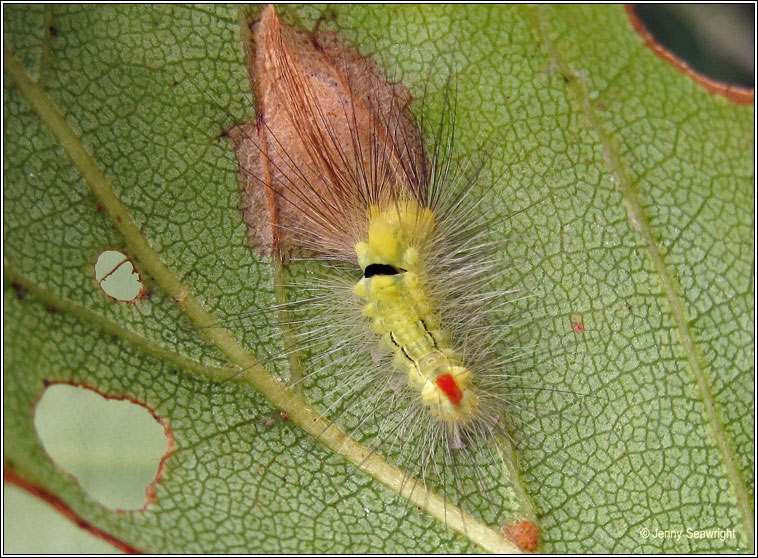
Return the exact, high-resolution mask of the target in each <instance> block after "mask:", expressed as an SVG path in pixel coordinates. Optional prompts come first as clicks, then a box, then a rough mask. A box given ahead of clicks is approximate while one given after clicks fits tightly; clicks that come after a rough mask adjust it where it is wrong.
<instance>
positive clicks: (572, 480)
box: [3, 5, 755, 553]
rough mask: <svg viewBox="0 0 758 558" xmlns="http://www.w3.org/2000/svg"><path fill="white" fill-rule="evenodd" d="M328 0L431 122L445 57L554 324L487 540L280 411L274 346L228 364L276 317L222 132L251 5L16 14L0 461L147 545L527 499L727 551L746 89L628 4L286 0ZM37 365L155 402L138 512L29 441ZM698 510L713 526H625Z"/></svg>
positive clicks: (356, 539)
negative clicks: (136, 277)
mask: <svg viewBox="0 0 758 558" xmlns="http://www.w3.org/2000/svg"><path fill="white" fill-rule="evenodd" d="M322 16H323V19H322V22H321V24H322V25H325V26H327V27H328V28H331V29H335V30H339V31H340V32H341V33H342V34H343V35H344V36H345V38H346V39H347V40H348V41H350V42H352V43H353V44H355V45H356V46H357V47H358V49H359V50H360V51H361V53H362V54H364V55H367V56H371V57H373V58H374V60H376V61H377V63H378V64H379V65H380V67H382V68H384V69H385V71H386V72H387V74H388V76H389V78H390V79H391V80H400V81H402V82H403V83H404V84H405V86H406V87H407V88H408V90H409V91H411V93H412V94H414V95H415V96H417V97H420V96H422V94H424V92H426V94H427V96H426V97H425V103H426V104H427V105H428V107H429V111H430V113H431V114H432V115H434V113H435V111H437V113H439V111H440V110H441V106H442V102H441V99H442V91H443V89H444V83H445V77H446V76H445V75H439V76H438V75H437V74H438V73H440V72H438V71H436V70H435V68H437V67H439V66H440V64H439V59H440V58H441V57H442V58H444V59H450V60H452V66H453V68H454V70H455V72H454V82H455V87H456V91H457V131H456V134H457V136H456V140H457V143H458V151H457V152H458V154H459V156H460V158H461V160H463V161H465V160H466V158H467V157H471V156H474V155H475V154H476V152H477V150H478V149H479V148H483V150H484V151H485V152H486V153H488V165H487V168H486V169H485V173H484V177H483V181H484V182H487V181H488V180H489V183H490V184H493V183H494V184H495V186H494V187H492V188H488V187H486V184H485V186H483V187H482V191H484V192H486V193H485V194H483V195H488V196H490V198H491V203H488V204H487V207H488V208H491V210H492V211H495V212H500V213H503V214H508V215H511V217H509V218H508V219H507V221H506V223H507V227H508V230H507V231H498V234H500V233H502V234H505V235H507V236H508V237H509V238H512V242H510V243H509V244H508V245H507V248H506V250H507V251H508V254H507V256H508V257H509V258H511V259H512V261H513V262H514V266H513V271H512V276H510V277H506V278H503V281H504V283H508V284H515V285H517V286H528V287H529V288H530V289H532V290H533V292H534V293H537V295H538V297H537V298H538V303H539V308H541V309H543V310H544V313H545V315H546V316H547V318H543V319H540V320H539V321H538V324H539V328H528V329H527V330H526V331H527V333H526V334H525V335H526V336H527V338H526V340H525V341H524V342H525V344H528V345H530V346H537V347H545V348H548V349H550V348H553V347H555V346H556V340H558V341H559V342H560V343H559V344H560V345H561V346H563V347H564V348H563V349H562V350H557V351H554V350H545V351H542V352H539V353H538V354H537V355H536V356H535V357H534V358H533V359H532V361H529V359H527V361H522V362H520V363H518V364H515V365H514V373H517V374H520V375H522V376H523V377H524V378H525V381H528V382H530V383H531V384H532V385H534V386H535V387H537V388H546V391H537V392H534V395H530V394H527V395H526V396H525V397H530V398H531V399H536V401H532V400H531V399H530V400H529V401H526V402H525V404H524V405H522V406H521V405H517V406H515V407H514V409H512V410H509V412H510V413H511V415H512V416H513V424H514V434H513V436H514V440H515V442H516V446H517V447H518V454H519V462H520V464H521V471H522V481H523V486H524V489H525V494H520V493H518V490H516V491H515V492H514V491H513V487H510V486H509V485H508V483H507V482H504V484H503V486H502V487H501V488H502V491H503V494H504V495H505V499H504V500H503V501H502V502H500V504H499V505H495V504H493V503H492V499H489V500H487V501H489V502H490V503H488V504H486V505H485V504H482V505H480V504H476V503H475V504H471V506H470V508H471V509H469V510H467V511H470V512H471V513H472V515H473V517H475V518H477V521H478V522H479V523H481V524H482V525H483V526H485V527H490V528H491V532H487V531H486V529H485V530H484V531H479V530H478V527H477V525H478V524H479V523H477V524H476V525H474V524H473V523H472V524H470V525H471V527H470V528H468V529H464V530H463V532H460V531H461V530H459V532H456V531H455V530H454V529H451V528H448V527H447V526H446V525H445V521H444V520H442V521H441V520H439V519H437V518H435V517H440V514H441V513H442V512H441V511H440V506H441V504H439V503H437V501H432V502H431V504H430V503H429V502H426V503H422V504H423V505H422V504H416V503H414V505H409V504H408V503H407V502H406V501H405V500H404V499H402V498H398V496H397V492H398V491H399V490H401V488H399V485H400V484H401V481H402V474H401V473H400V472H398V471H396V470H393V469H392V468H391V467H390V468H383V469H382V470H381V471H380V472H379V473H377V474H374V476H373V477H372V476H368V475H365V474H364V473H362V472H360V471H358V470H357V469H356V466H355V461H356V460H358V461H360V460H359V459H358V458H357V457H356V455H357V453H358V452H360V451H361V449H360V446H350V445H349V440H348V442H347V445H344V446H343V445H341V441H340V440H339V439H337V438H338V435H337V434H334V436H335V437H336V438H335V439H334V440H325V441H324V442H323V443H322V441H319V440H317V439H316V438H315V437H314V436H313V432H311V433H309V432H307V431H306V430H304V429H303V428H305V427H306V423H307V421H308V417H311V416H312V415H309V414H308V413H309V412H310V410H309V409H310V407H308V408H307V409H306V410H304V411H302V413H300V414H298V413H299V411H297V409H295V410H293V412H291V413H289V414H290V415H291V420H286V421H285V420H282V419H281V417H280V415H279V414H278V412H277V410H276V407H275V406H274V405H272V402H273V403H274V404H275V405H279V406H282V407H287V405H291V404H292V402H293V401H295V402H296V398H295V399H293V397H295V396H292V395H291V394H288V392H286V390H279V391H277V390H278V388H277V386H278V385H279V384H278V383H277V382H276V378H279V377H283V376H286V375H287V372H288V371H287V370H286V369H282V368H281V367H280V365H279V364H277V363H276V361H269V362H268V363H266V364H265V366H264V367H265V370H264V369H263V368H262V367H252V366H251V367H248V366H247V365H245V363H254V362H255V359H256V358H265V357H267V356H270V355H277V354H279V353H280V352H281V351H282V342H281V338H280V335H279V332H278V330H277V328H275V327H274V325H273V320H272V319H271V316H270V315H269V314H270V313H268V312H267V311H266V309H267V308H270V307H271V306H272V305H273V304H274V302H275V291H276V289H275V285H276V284H277V282H278V281H279V280H280V276H279V273H278V272H277V270H276V268H275V267H274V266H272V264H271V262H270V261H268V260H266V259H265V258H262V257H259V256H257V255H256V254H255V253H254V252H253V251H252V250H250V249H249V248H248V247H247V246H246V241H245V229H244V225H243V222H242V217H241V214H240V212H239V210H238V207H239V203H240V191H239V184H238V182H237V177H236V164H235V159H234V154H233V152H232V149H231V146H230V144H229V142H228V141H227V139H226V138H225V137H223V132H224V131H226V130H228V129H230V128H231V127H232V126H233V125H234V124H235V123H237V122H240V121H243V120H245V119H248V118H250V117H251V116H252V114H253V108H252V106H251V105H250V101H249V98H250V94H249V82H248V80H247V76H246V71H245V66H244V64H245V60H244V48H243V45H242V42H241V36H242V33H241V23H240V21H241V19H243V17H242V16H241V14H240V13H238V12H237V11H236V9H234V8H229V7H225V6H213V7H186V6H150V7H145V6H81V5H80V6H51V7H41V6H22V5H15V6H8V7H6V10H5V19H4V22H3V24H4V34H5V40H6V59H5V71H6V73H5V77H6V79H5V88H6V89H5V105H4V116H5V161H4V165H5V181H4V199H3V201H4V230H3V234H4V249H5V253H4V268H5V284H4V288H5V291H4V296H5V298H4V318H5V325H6V333H5V334H4V370H5V377H4V420H5V431H4V441H5V455H4V463H5V467H6V470H12V471H13V472H14V474H16V475H18V476H19V477H21V478H23V479H24V480H25V481H26V482H28V483H31V484H33V485H35V486H38V487H41V488H42V489H44V491H45V492H46V493H48V494H51V495H54V496H55V497H56V498H58V499H60V500H61V501H63V502H65V504H66V505H67V506H69V507H70V509H71V510H73V512H74V513H75V514H76V515H77V516H79V517H81V518H84V519H85V520H86V521H87V522H88V523H90V524H92V525H94V526H96V527H97V528H98V529H100V530H101V531H103V532H106V533H109V534H110V535H112V536H113V537H115V538H117V539H119V540H122V541H124V542H125V543H126V544H128V545H129V546H131V547H134V548H138V549H141V550H145V551H150V552H183V553H184V552H240V553H243V552H248V551H258V552H282V553H285V552H434V551H440V550H443V551H446V552H472V551H475V550H477V549H479V550H481V549H489V550H493V549H494V548H495V547H493V546H492V544H490V542H488V541H491V538H488V537H491V536H492V532H495V533H496V532H497V531H498V530H499V529H500V528H501V527H502V525H503V523H504V522H506V521H508V520H510V519H512V518H513V517H514V514H516V513H517V512H518V509H519V507H520V506H522V507H523V504H524V502H525V500H527V499H531V500H533V501H534V504H535V507H536V509H537V511H538V514H539V523H540V527H541V529H542V539H543V548H544V549H545V550H547V551H555V552H635V551H636V552H660V551H665V552H739V551H741V552H745V551H748V550H749V549H750V545H751V542H750V541H751V540H752V538H753V524H752V515H753V500H754V485H753V477H752V470H753V465H754V463H753V454H754V438H753V429H752V424H753V420H754V409H753V405H752V403H753V398H754V393H753V382H754V381H753V376H754V369H753V361H754V355H753V334H754V332H753V330H752V324H753V319H754V306H753V296H754V248H755V247H754V244H753V234H754V222H753V214H752V208H753V205H754V191H753V172H754V169H753V164H752V162H753V156H752V154H753V146H754V140H753V133H752V131H753V108H752V107H750V106H747V107H746V106H736V105H734V104H733V103H732V102H730V101H728V100H726V99H724V98H721V97H718V96H714V95H712V94H710V93H708V92H706V91H705V90H703V89H702V88H701V87H700V86H698V85H697V84H695V83H694V82H692V81H691V80H690V79H689V78H688V77H687V76H684V75H683V74H681V73H679V72H678V71H677V70H676V69H675V68H673V67H671V66H669V65H667V64H666V63H665V62H664V61H662V60H660V59H659V58H657V57H656V56H655V55H654V54H653V53H652V52H650V51H649V50H648V48H647V47H645V46H644V44H643V42H642V40H641V39H640V38H639V37H638V36H637V35H636V34H635V33H634V32H633V30H632V28H631V26H630V24H629V21H628V19H627V17H626V15H625V14H624V12H623V9H621V8H620V7H598V6H584V7H550V6H538V7H515V8H511V7H507V8H506V7H501V6H478V7H468V6H450V7H442V6H397V5H396V6H370V5H362V6H339V7H334V8H329V9H324V8H320V7H315V6H310V7H303V8H287V9H285V10H284V17H285V18H289V20H290V21H291V22H293V23H295V22H300V24H302V25H304V26H305V27H308V28H310V27H312V26H313V25H314V23H315V22H316V20H317V19H318V18H319V17H322ZM11 52H12V53H13V54H12V55H11V54H10V53H11ZM8 55H11V56H14V58H12V59H9V58H7V56H8ZM441 74H444V72H441ZM24 84H26V85H24ZM56 113H60V118H58V117H56ZM99 204H100V206H101V207H99ZM100 208H104V210H101V211H99V209H100ZM105 249H113V250H122V251H124V252H125V253H127V254H129V255H130V256H131V257H133V258H134V259H135V262H136V268H137V270H138V271H139V272H140V274H141V275H142V277H143V280H144V282H145V287H146V289H147V290H148V291H149V293H150V296H148V297H142V298H141V299H139V300H138V301H136V302H135V303H131V304H123V303H117V302H115V301H113V300H112V299H109V298H108V297H107V296H105V295H104V294H103V293H102V291H101V290H100V287H99V286H98V283H97V281H96V280H95V279H94V274H93V267H94V263H95V261H96V259H97V255H98V254H99V253H100V252H101V251H102V250H105ZM295 273H296V272H295ZM21 293H24V296H23V297H21V296H19V295H20V294H21ZM51 307H52V308H54V309H55V311H51ZM241 313H244V315H243V316H242V318H244V319H240V317H241ZM203 320H210V321H205V322H204V321H203ZM578 323H581V324H582V327H581V328H580V331H577V327H576V324H578ZM209 324H221V326H222V327H220V328H209V327H204V326H208V325H209ZM566 340H568V343H566ZM240 367H241V368H245V373H244V374H242V375H237V376H236V377H235V380H234V381H220V378H224V377H228V376H229V375H230V374H234V373H235V371H237V370H239V368H240ZM328 374H329V371H328V370H327V371H326V372H325V373H324V376H323V382H324V385H327V386H328V385H329V384H328V382H329V376H328ZM51 381H61V382H70V383H76V384H83V385H87V386H91V387H94V388H96V389H98V390H99V391H100V392H102V393H105V394H107V395H109V396H113V397H128V398H131V399H133V400H136V401H139V402H141V403H143V404H145V405H146V406H147V407H149V408H150V409H152V410H153V411H154V412H155V413H156V415H157V416H159V417H160V418H161V419H162V420H164V421H165V422H166V424H167V425H168V427H169V429H170V432H171V436H172V438H173V440H174V444H175V446H174V450H173V452H172V453H171V454H170V456H169V457H168V458H167V459H166V461H165V466H164V470H163V472H162V477H161V479H160V481H159V482H158V484H157V485H156V492H155V498H154V500H153V501H152V502H151V503H150V505H149V506H148V507H147V508H146V509H144V510H143V511H139V512H128V513H117V512H114V511H111V510H107V509H105V508H103V507H102V506H100V505H99V504H97V503H96V502H95V501H94V500H92V499H91V498H90V497H89V496H87V495H86V494H85V493H83V492H82V491H81V489H80V488H79V487H78V486H77V484H76V483H75V482H73V481H72V479H71V478H70V477H67V476H65V475H63V474H62V473H61V472H60V471H59V470H58V469H56V467H55V465H54V464H53V463H52V462H51V461H50V460H49V459H48V458H47V456H46V455H45V453H44V451H43V449H42V447H41V446H40V443H39V441H38V440H37V437H36V435H35V431H34V424H33V418H34V406H35V402H36V401H37V399H38V398H39V397H40V394H41V393H42V391H43V390H44V386H45V382H51ZM551 390H552V391H551ZM557 390H561V391H557ZM564 391H566V392H569V395H571V394H573V399H583V400H584V401H583V403H586V405H585V404H582V405H577V404H576V402H575V401H574V402H572V401H570V399H572V397H568V398H567V397H563V395H565V394H564V393H563V392H564ZM262 393H265V394H266V397H264V396H263V395H262ZM579 394H592V397H581V396H580V395H579ZM305 401H306V402H307V403H308V405H309V406H310V405H311V404H312V405H313V407H314V408H316V409H317V408H318V407H319V403H320V402H321V396H320V395H319V393H318V392H317V391H316V392H310V391H309V392H306V394H305ZM535 408H536V409H537V411H536V412H535V411H534V409H535ZM577 409H578V410H577ZM288 412H289V411H288ZM314 416H315V415H314ZM314 420H315V419H314ZM272 422H273V424H272ZM351 460H352V461H351ZM372 474H373V473H372ZM377 475H378V476H380V477H381V478H382V479H383V481H384V482H383V483H382V482H379V481H378V480H376V477H377ZM398 475H400V476H398ZM393 479H394V481H395V482H396V484H395V488H394V489H393V488H391V487H388V486H387V485H390V486H392V482H393ZM509 494H511V495H512V496H513V497H512V498H510V499H509V498H508V497H507V496H508V495H509ZM472 501H473V502H479V500H476V499H474V500H472ZM465 503H466V502H464V504H465ZM417 505H418V506H419V507H420V508H421V509H417V507H416V506H417ZM464 507H465V506H464ZM451 513H452V512H451ZM435 514H437V515H436V516H435ZM442 517H444V514H443V516H442ZM688 528H689V529H693V530H709V529H733V530H734V531H733V533H734V534H733V535H731V536H726V537H724V538H723V540H722V539H720V538H712V537H711V538H690V537H687V536H686V533H685V535H684V536H682V537H681V538H679V539H676V538H668V539H658V538H653V537H652V535H651V536H649V537H647V538H646V537H645V536H644V532H643V530H644V529H648V530H649V532H650V533H651V534H653V533H655V531H656V530H658V529H660V530H685V532H686V530H687V529H688Z"/></svg>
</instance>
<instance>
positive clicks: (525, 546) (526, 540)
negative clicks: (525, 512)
mask: <svg viewBox="0 0 758 558" xmlns="http://www.w3.org/2000/svg"><path fill="white" fill-rule="evenodd" d="M503 536H505V538H507V539H508V540H509V541H511V542H512V543H514V544H516V545H517V546H518V547H519V548H520V549H522V550H526V551H527V552H534V551H535V550H537V545H538V544H539V538H540V528H539V527H537V525H536V524H535V523H534V522H533V521H529V520H527V519H524V520H523V521H519V522H518V523H511V524H510V525H506V526H505V528H504V529H503Z"/></svg>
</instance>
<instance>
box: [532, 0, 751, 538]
mask: <svg viewBox="0 0 758 558" xmlns="http://www.w3.org/2000/svg"><path fill="white" fill-rule="evenodd" d="M526 9H528V10H529V20H530V21H531V22H532V25H533V26H534V28H535V32H536V33H537V34H538V35H539V37H540V39H541V40H542V41H544V44H545V46H546V49H547V51H548V53H549V55H550V57H551V59H552V62H553V63H554V64H555V66H556V67H557V68H558V69H559V71H560V72H561V73H562V74H563V75H564V76H573V77H574V78H575V79H571V80H569V83H568V85H567V89H569V90H571V91H572V92H573V94H574V96H575V97H576V98H577V100H578V101H579V103H580V106H581V109H580V110H581V111H582V113H583V114H584V115H585V117H586V119H587V122H588V124H589V128H590V129H591V130H592V131H593V132H594V133H595V134H596V136H597V138H598V143H599V144H600V146H601V147H602V149H603V155H604V157H603V159H604V160H605V161H606V164H607V165H608V170H609V171H610V173H611V175H613V176H614V177H615V179H616V180H615V182H616V183H617V185H618V188H619V191H620V192H621V195H622V196H623V198H624V200H625V201H626V203H627V209H628V211H629V212H630V213H631V214H632V216H633V217H634V220H635V222H636V224H637V226H636V227H633V228H634V229H635V230H636V231H637V233H639V234H640V235H641V236H642V238H643V240H644V242H645V246H646V247H647V253H648V255H649V257H650V259H651V261H652V264H653V266H654V267H655V270H656V274H657V276H658V278H659V280H660V282H661V288H662V289H663V292H664V294H665V297H666V300H667V301H668V304H669V309H670V312H671V317H672V319H673V321H674V323H675V324H676V325H677V333H678V335H679V340H680V342H681V344H682V348H683V351H684V353H685V355H686V358H687V363H688V365H689V368H690V372H691V374H692V376H693V378H694V380H695V382H696V383H697V386H698V389H699V393H700V396H701V398H702V403H703V406H704V407H705V414H706V417H707V419H708V425H709V427H710V431H711V436H712V438H713V442H714V444H715V445H716V447H717V448H718V450H719V452H720V453H721V456H722V460H723V463H724V468H725V469H726V474H727V478H728V479H729V483H730V484H731V486H732V488H733V490H734V492H735V496H736V498H737V504H738V507H739V510H740V514H741V516H742V523H743V526H744V529H745V536H746V540H747V541H748V543H747V545H748V548H749V552H752V551H753V534H754V524H753V506H752V502H751V500H750V495H749V491H748V489H747V485H746V484H745V480H744V479H743V477H742V475H741V473H740V472H739V469H738V467H737V455H736V452H735V448H734V444H733V443H732V441H731V440H730V438H729V436H728V434H727V432H726V429H725V428H724V424H723V421H722V420H721V417H720V416H719V414H718V412H717V410H716V402H715V400H714V399H713V395H712V393H711V388H710V385H709V382H708V378H707V377H706V374H705V370H704V367H703V360H702V358H701V357H700V356H699V353H698V350H697V347H696V343H695V336H694V333H693V331H692V329H691V327H690V325H689V322H688V320H687V318H686V317H685V311H684V300H683V298H682V296H681V294H680V293H679V291H678V289H677V287H676V284H675V281H674V279H673V277H672V275H671V273H670V272H669V269H668V267H667V266H666V262H665V259H664V256H663V253H662V252H661V249H660V247H659V246H658V242H657V241H656V237H655V235H654V234H653V229H652V227H651V225H650V220H649V219H648V217H647V215H646V213H645V211H644V209H643V207H642V204H641V203H640V199H639V195H638V191H637V188H636V184H635V182H634V181H633V180H632V177H631V176H630V175H629V173H628V172H627V171H626V168H625V166H624V164H623V162H622V159H621V156H620V155H619V153H618V150H617V148H616V146H615V145H614V143H613V142H612V141H611V139H610V136H609V134H608V133H607V132H606V131H605V129H604V127H603V125H602V124H601V123H600V120H599V119H598V117H597V114H596V111H595V109H594V108H593V106H592V103H591V102H590V97H589V94H588V93H587V90H586V88H585V83H584V81H583V78H582V76H581V75H580V74H579V73H578V72H574V71H573V70H572V69H571V68H570V66H569V65H568V63H567V62H566V61H565V60H564V59H563V57H562V56H561V55H560V52H559V50H558V48H556V45H555V44H554V43H553V41H552V40H550V38H549V37H548V35H547V34H546V33H544V28H545V24H543V19H542V17H541V12H542V9H541V8H539V7H533V6H530V7H528V8H526ZM628 221H629V220H627V222H628Z"/></svg>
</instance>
